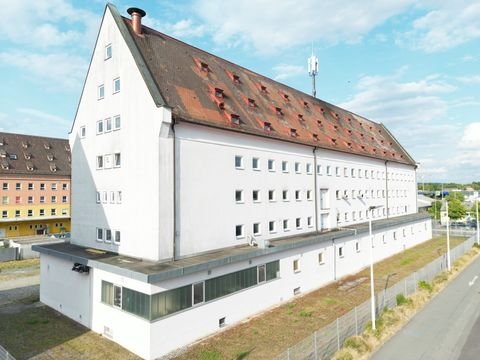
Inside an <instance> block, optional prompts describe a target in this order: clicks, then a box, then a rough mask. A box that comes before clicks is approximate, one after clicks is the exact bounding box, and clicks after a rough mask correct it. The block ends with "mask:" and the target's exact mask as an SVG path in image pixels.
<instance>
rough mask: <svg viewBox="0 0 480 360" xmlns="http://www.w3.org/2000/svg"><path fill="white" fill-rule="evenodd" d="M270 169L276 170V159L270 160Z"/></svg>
mask: <svg viewBox="0 0 480 360" xmlns="http://www.w3.org/2000/svg"><path fill="white" fill-rule="evenodd" d="M268 171H275V160H272V159H269V160H268Z"/></svg>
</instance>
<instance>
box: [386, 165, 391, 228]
mask: <svg viewBox="0 0 480 360" xmlns="http://www.w3.org/2000/svg"><path fill="white" fill-rule="evenodd" d="M387 164H388V160H385V207H386V208H387V219H388V218H389V215H390V209H389V207H388V165H387Z"/></svg>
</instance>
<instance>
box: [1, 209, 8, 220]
mask: <svg viewBox="0 0 480 360" xmlns="http://www.w3.org/2000/svg"><path fill="white" fill-rule="evenodd" d="M6 218H8V211H7V210H2V219H6Z"/></svg>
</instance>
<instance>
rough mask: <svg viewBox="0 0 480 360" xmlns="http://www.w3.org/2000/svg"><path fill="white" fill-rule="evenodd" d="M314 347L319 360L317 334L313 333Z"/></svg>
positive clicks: (316, 357)
mask: <svg viewBox="0 0 480 360" xmlns="http://www.w3.org/2000/svg"><path fill="white" fill-rule="evenodd" d="M313 346H314V349H315V350H314V353H315V360H318V350H317V332H316V331H315V332H314V333H313Z"/></svg>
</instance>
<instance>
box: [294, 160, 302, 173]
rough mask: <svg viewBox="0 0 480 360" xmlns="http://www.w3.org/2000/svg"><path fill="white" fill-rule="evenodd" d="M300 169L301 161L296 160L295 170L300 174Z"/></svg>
mask: <svg viewBox="0 0 480 360" xmlns="http://www.w3.org/2000/svg"><path fill="white" fill-rule="evenodd" d="M300 171H301V168H300V163H299V162H296V163H295V172H296V173H297V174H300Z"/></svg>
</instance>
